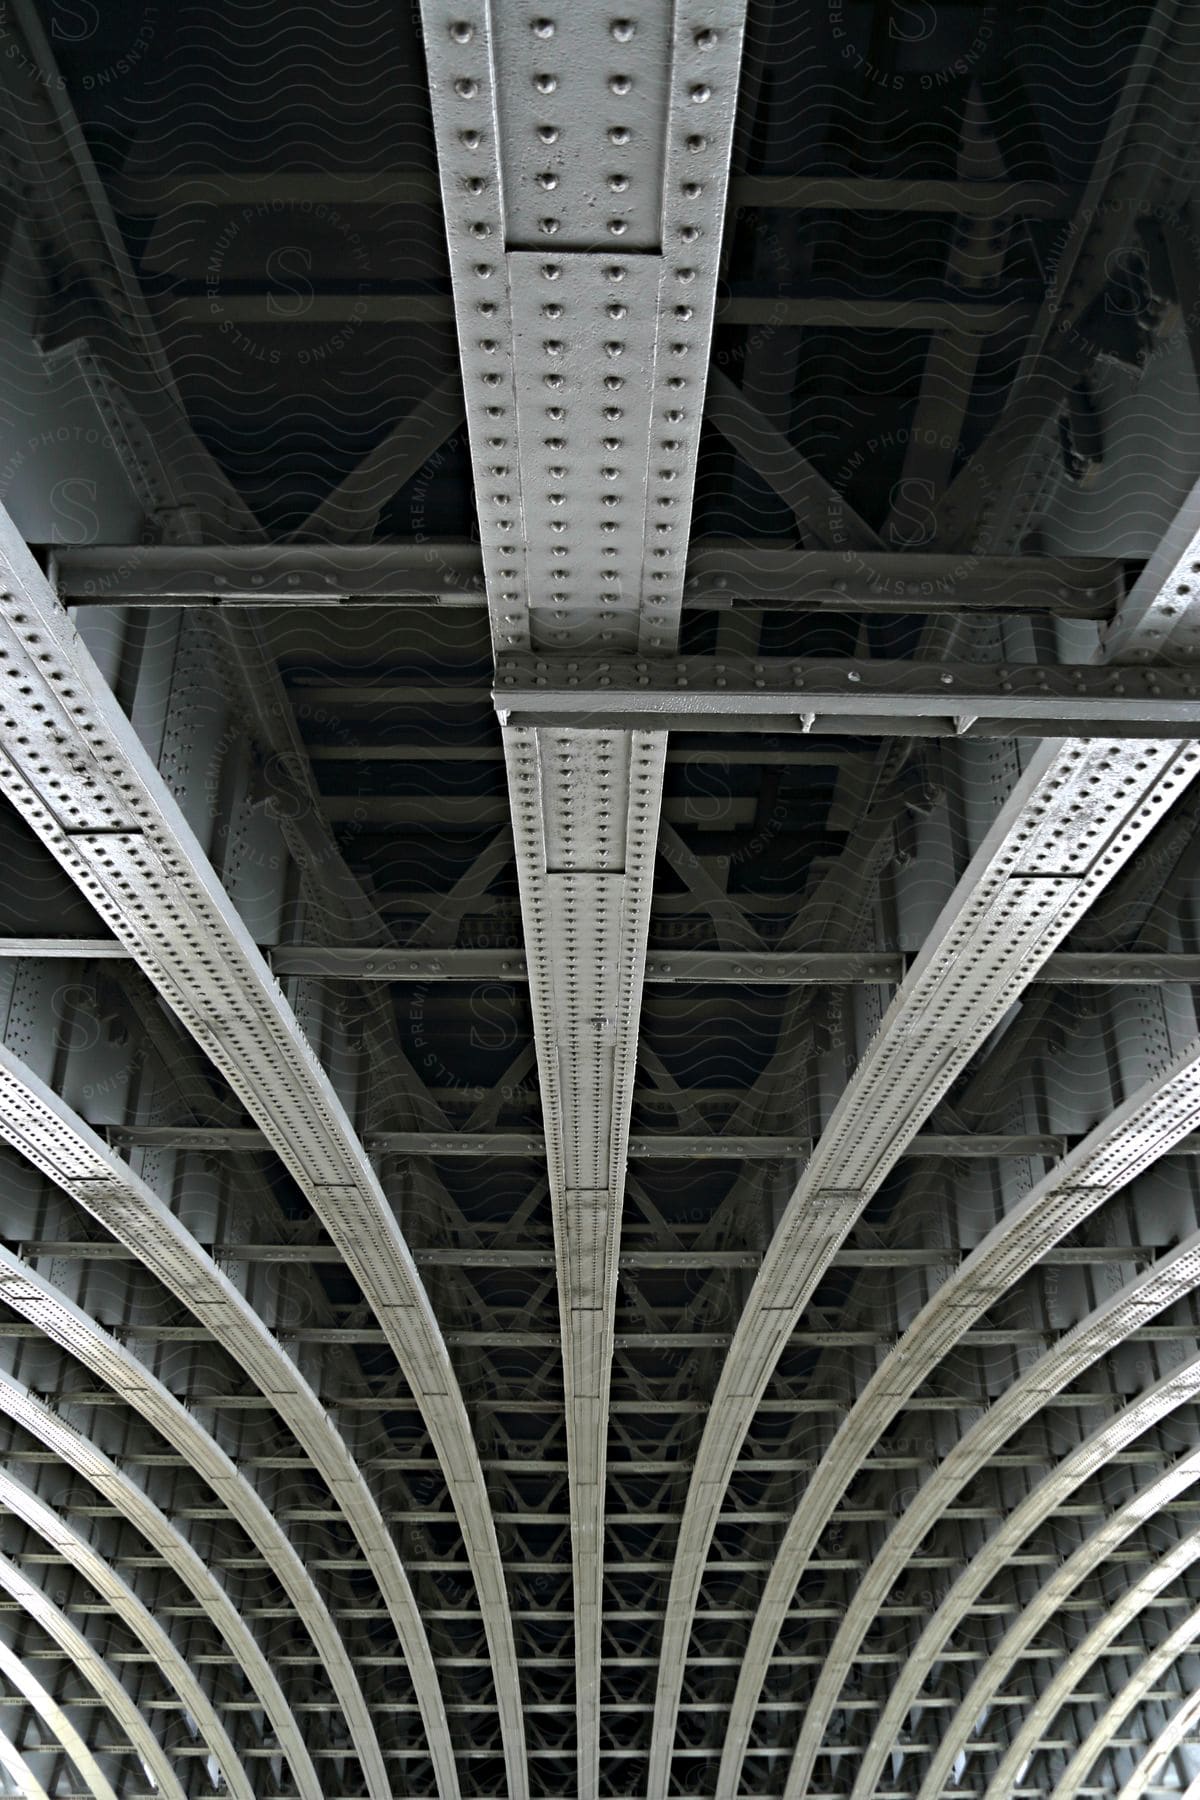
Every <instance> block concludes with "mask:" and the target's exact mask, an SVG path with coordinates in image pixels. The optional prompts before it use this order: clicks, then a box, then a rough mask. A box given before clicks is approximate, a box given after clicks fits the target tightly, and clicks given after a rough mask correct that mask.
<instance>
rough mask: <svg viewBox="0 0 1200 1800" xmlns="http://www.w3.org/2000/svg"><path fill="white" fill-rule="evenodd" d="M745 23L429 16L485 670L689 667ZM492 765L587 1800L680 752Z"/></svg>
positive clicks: (686, 16)
mask: <svg viewBox="0 0 1200 1800" xmlns="http://www.w3.org/2000/svg"><path fill="white" fill-rule="evenodd" d="M744 11H745V7H744V0H715V3H709V4H697V3H695V0H678V3H677V4H675V5H671V4H669V3H668V0H648V3H647V4H642V5H639V6H637V7H636V8H630V9H628V10H622V11H621V12H618V13H615V14H610V13H609V12H607V11H605V10H602V9H600V8H598V7H594V6H582V7H580V6H575V7H571V8H570V9H563V10H562V11H561V12H560V11H551V10H548V9H539V10H534V9H533V8H530V7H527V6H525V5H521V6H513V7H508V6H497V7H479V6H471V7H461V6H457V5H447V4H445V3H444V0H426V4H425V6H424V18H425V24H426V42H427V54H428V63H429V78H430V88H431V93H432V99H433V112H434V122H435V129H436V135H437V141H438V155H439V162H440V168H441V180H442V192H443V197H444V201H445V207H446V218H447V227H448V232H449V242H450V256H451V266H452V272H453V278H454V295H455V308H456V316H457V320H458V330H459V343H460V352H461V357H462V366H463V380H464V384H465V388H466V404H467V420H468V425H469V428H470V433H471V453H472V462H473V468H474V476H475V490H476V501H477V505H478V510H479V521H480V535H481V538H482V546H483V561H484V572H485V578H486V583H487V594H488V606H489V610H490V616H491V626H492V637H493V643H494V645H495V648H496V651H497V652H498V653H499V652H502V651H511V650H518V649H522V650H533V651H534V652H536V651H538V650H545V651H547V652H550V651H558V652H560V653H561V652H564V651H566V652H569V651H571V650H572V649H578V650H581V651H590V652H592V653H593V654H594V653H595V652H597V651H601V652H602V651H604V650H606V649H608V648H609V647H611V648H612V649H613V650H614V651H626V652H629V651H637V650H645V651H648V652H651V653H663V652H669V651H670V650H672V649H673V648H674V647H675V645H676V642H677V636H678V629H679V613H680V607H681V604H682V597H683V581H684V567H685V556H686V550H687V541H688V529H689V524H690V519H691V510H692V493H693V488H694V485H695V471H696V458H697V451H698V445H699V436H700V422H701V412H702V406H703V400H704V389H705V379H706V372H707V364H708V355H709V346H710V340H711V335H712V321H713V311H714V305H715V299H716V281H717V270H718V255H719V250H720V238H721V225H722V220H723V216H724V210H725V197H726V186H727V181H728V172H729V159H730V151H731V144H732V127H733V118H734V112H735V109H736V101H737V81H738V67H739V56H740V48H741V33H742V25H743V19H744ZM502 721H503V715H502ZM504 748H505V759H506V763H507V768H508V781H509V792H510V796H511V801H512V808H513V822H514V833H515V840H516V854H517V868H518V874H519V878H520V889H521V909H522V916H523V921H524V929H525V942H526V949H527V954H528V961H529V979H530V997H531V1002H532V1009H533V1018H534V1030H535V1038H536V1044H537V1054H538V1066H539V1080H540V1086H541V1094H542V1107H543V1114H544V1119H545V1137H546V1153H547V1161H548V1171H549V1180H550V1192H551V1201H552V1207H553V1215H554V1233H555V1245H556V1256H557V1263H558V1282H559V1309H560V1314H561V1319H562V1341H563V1383H564V1405H565V1411H566V1430H567V1455H568V1465H569V1476H570V1493H571V1539H572V1561H573V1574H574V1624H575V1664H576V1692H577V1724H578V1742H577V1762H578V1790H577V1791H578V1794H579V1796H580V1800H592V1797H593V1796H594V1795H595V1794H596V1792H597V1788H598V1779H599V1732H600V1711H599V1687H600V1622H601V1608H602V1599H603V1592H602V1590H603V1572H604V1496H605V1466H606V1453H607V1430H608V1396H609V1385H610V1371H611V1362H612V1352H613V1326H614V1318H615V1311H616V1291H617V1251H618V1248H619V1243H620V1229H621V1210H622V1203H623V1197H624V1186H625V1165H626V1157H627V1150H628V1136H629V1118H630V1109H631V1106H632V1097H633V1076H634V1065H635V1059H636V1051H637V1036H638V1022H639V1015H640V1011H641V997H642V981H643V976H644V972H645V958H646V938H647V932H648V927H649V914H650V899H651V891H652V886H653V875H654V857H655V851H656V846H657V837H658V822H659V811H660V806H661V800H662V788H663V773H664V766H665V750H666V734H665V732H630V731H621V730H616V729H614V730H612V731H603V730H581V729H575V728H563V729H538V728H534V727H512V728H506V729H505V731H504Z"/></svg>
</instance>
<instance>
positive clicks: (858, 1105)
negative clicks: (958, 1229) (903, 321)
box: [651, 743, 1196, 1791]
mask: <svg viewBox="0 0 1200 1800" xmlns="http://www.w3.org/2000/svg"><path fill="white" fill-rule="evenodd" d="M1195 773H1196V760H1195V753H1193V752H1192V751H1191V750H1189V749H1188V748H1186V747H1181V746H1179V745H1173V744H1155V745H1153V746H1152V747H1147V748H1146V750H1145V751H1143V752H1139V751H1138V750H1137V749H1136V748H1134V747H1132V746H1128V745H1122V744H1118V743H1109V744H1093V745H1091V746H1087V745H1082V744H1075V743H1068V744H1066V745H1064V746H1057V745H1049V746H1047V747H1046V748H1044V749H1043V750H1041V751H1039V753H1038V754H1037V756H1036V757H1035V758H1034V760H1033V761H1032V763H1031V764H1030V766H1029V768H1028V769H1027V770H1026V773H1025V775H1024V776H1023V777H1022V779H1021V781H1020V783H1019V784H1018V786H1017V788H1016V790H1015V791H1014V793H1013V794H1012V796H1011V797H1010V799H1009V801H1008V802H1007V804H1006V805H1005V807H1004V808H1003V810H1002V812H1001V813H1000V815H999V817H998V819H997V820H996V822H995V824H994V826H993V827H992V829H991V831H990V832H989V833H988V835H987V838H986V839H985V841H984V843H983V844H982V846H981V848H980V849H979V851H978V852H977V854H976V856H975V857H974V859H973V860H972V863H971V865H970V866H969V868H968V869H967V872H966V874H965V875H964V876H963V878H962V880H961V881H960V882H959V883H958V885H957V887H956V889H955V891H954V894H953V896H952V898H951V900H950V902H949V903H948V904H947V906H946V907H945V908H944V909H943V911H942V914H941V916H940V918H939V920H938V922H937V924H936V925H935V926H934V928H933V930H932V931H931V932H930V934H929V936H928V938H927V939H926V941H925V943H924V945H923V947H922V949H921V952H920V954H919V955H918V957H917V959H916V962H915V963H914V965H913V968H912V970H911V972H910V973H909V975H908V976H907V978H906V980H905V982H904V983H903V985H902V986H901V988H900V990H899V992H898V993H897V995H896V998H895V999H894V1000H893V1002H892V1004H891V1006H890V1007H889V1008H888V1011H887V1013H886V1014H885V1015H884V1018H883V1022H882V1024H881V1026H880V1029H879V1031H878V1033H877V1035H876V1037H875V1038H874V1040H873V1042H872V1043H871V1045H870V1048H869V1049H868V1051H867V1053H866V1055H865V1056H864V1058H863V1060H862V1062H861V1063H860V1064H859V1067H858V1069H857V1070H856V1071H855V1073H854V1075H853V1076H852V1078H851V1080H850V1082H849V1083H848V1085H847V1087H846V1089H845V1092H844V1093H843V1095H842V1098H841V1099H840V1101H839V1102H838V1104H837V1107H836V1108H835V1110H834V1113H833V1116H832V1118H831V1119H830V1122H829V1125H828V1126H827V1127H826V1130H825V1132H824V1134H823V1135H822V1137H821V1139H820V1141H819V1142H818V1144H817V1145H816V1148H815V1150H814V1153H813V1156H812V1158H811V1159H810V1161H809V1163H808V1165H807V1167H806V1168H805V1170H804V1174H803V1176H802V1177H801V1180H800V1183H799V1185H798V1186H797V1188H796V1189H795V1191H794V1193H793V1195H792V1197H791V1199H790V1201H789V1202H788V1205H787V1207H786V1209H785V1211H784V1214H783V1217H782V1219H781V1220H780V1222H779V1225H778V1226H777V1228H776V1232H775V1235H774V1237H773V1238H772V1240H771V1244H770V1245H769V1247H768V1250H767V1253H766V1256H765V1257H764V1260H763V1264H762V1268H761V1269H760V1271H759V1274H758V1276H757V1278H756V1280H755V1284H754V1287H753V1289H752V1291H751V1293H750V1296H749V1298H748V1299H747V1302H746V1305H745V1308H744V1310H743V1312H742V1315H741V1317H740V1319H739V1321H738V1325H737V1330H736V1332H735V1335H734V1341H733V1345H732V1347H731V1348H730V1351H729V1354H728V1357H727V1358H726V1361H725V1364H724V1367H723V1368H722V1371H721V1375H720V1379H719V1382H718V1385H717V1392H716V1395H715V1397H714V1400H713V1404H712V1407H711V1409H710V1412H709V1415H708V1418H707V1419H706V1421H705V1428H704V1436H703V1438H702V1440H701V1444H700V1448H699V1451H698V1453H697V1457H696V1463H695V1467H694V1468H693V1471H692V1476H691V1481H690V1484H689V1487H688V1493H687V1500H686V1503H685V1510H684V1521H683V1524H682V1526H681V1527H680V1533H679V1545H678V1550H677V1553H676V1567H675V1572H674V1574H673V1576H672V1582H671V1597H670V1600H669V1602H668V1617H667V1627H666V1633H665V1636H664V1645H663V1659H662V1667H661V1670H660V1676H659V1696H658V1714H657V1718H656V1729H655V1739H654V1744H653V1747H652V1753H651V1787H652V1791H665V1784H666V1781H667V1778H668V1770H669V1765H670V1746H671V1742H672V1740H673V1735H674V1724H673V1722H674V1717H675V1709H676V1707H677V1705H678V1702H679V1695H680V1688H681V1684H682V1677H683V1666H684V1662H685V1658H686V1654H687V1646H688V1641H689V1638H690V1636H691V1632H692V1627H693V1620H694V1616H695V1607H696V1600H697V1596H698V1593H699V1588H700V1582H701V1579H702V1577H703V1572H704V1566H705V1561H706V1558H707V1555H708V1548H709V1544H710V1543H711V1540H712V1534H713V1530H714V1528H715V1525H716V1520H717V1516H718V1513H719V1510H720V1506H721V1500H722V1496H723V1494H724V1492H725V1489H726V1486H727V1484H728V1480H729V1473H730V1470H731V1468H732V1465H733V1462H734V1460H735V1458H736V1456H737V1451H738V1447H739V1445H740V1443H741V1441H742V1438H743V1436H744V1434H745V1431H746V1428H747V1425H748V1422H749V1419H750V1417H751V1415H752V1413H753V1411H754V1408H755V1406H756V1405H757V1403H758V1401H759V1400H760V1399H761V1398H762V1395H763V1392H764V1390H765V1388H766V1385H767V1382H768V1381H769V1380H770V1377H771V1373H772V1371H773V1369H774V1367H775V1364H776V1362H777V1360H778V1357H779V1355H780V1353H781V1351H782V1349H783V1347H784V1345H785V1344H786V1343H787V1340H788V1338H789V1337H790V1335H791V1332H792V1331H793V1329H794V1328H795V1326H796V1324H797V1323H798V1321H799V1318H800V1316H801V1314H802V1312H803V1310H804V1308H805V1306H806V1305H807V1303H808V1300H809V1297H810V1296H811V1294H812V1292H813V1290H814V1288H815V1287H816V1285H817V1282H818V1281H819V1280H820V1277H821V1275H822V1274H823V1272H824V1270H825V1269H826V1268H827V1267H828V1265H829V1262H830V1259H831V1258H832V1256H833V1254H834V1252H835V1251H836V1249H837V1247H838V1246H839V1244H840V1243H841V1242H842V1240H843V1239H844V1238H845V1236H846V1234H847V1233H848V1232H849V1231H850V1229H851V1227H852V1226H853V1224H854V1222H855V1220H856V1219H857V1218H858V1217H859V1215H860V1213H861V1212H862V1210H863V1208H864V1207H865V1206H866V1204H867V1201H868V1200H869V1198H870V1196H871V1194H872V1193H873V1192H874V1191H875V1189H876V1188H877V1187H878V1185H879V1183H880V1182H881V1181H882V1180H883V1178H884V1176H885V1175H886V1174H887V1172H888V1170H889V1169H890V1168H891V1166H892V1164H893V1163H894V1162H895V1160H896V1158H897V1157H898V1155H899V1154H900V1152H901V1150H902V1148H903V1147H904V1146H905V1145H906V1144H907V1143H908V1142H909V1141H910V1140H911V1139H912V1138H913V1137H914V1136H915V1134H916V1132H917V1130H918V1129H919V1127H920V1125H921V1123H922V1121H923V1119H924V1118H925V1117H926V1116H927V1114H928V1112H929V1111H930V1110H931V1109H932V1107H933V1106H934V1105H935V1104H936V1102H937V1100H938V1099H939V1098H940V1096H941V1095H942V1094H944V1093H945V1092H946V1090H947V1089H948V1088H949V1086H950V1083H951V1082H952V1081H953V1079H954V1077H955V1075H956V1074H957V1073H958V1072H959V1071H960V1070H961V1069H962V1067H963V1066H964V1065H965V1063H966V1062H967V1060H968V1058H969V1057H970V1056H971V1054H972V1053H973V1051H974V1049H975V1048H976V1046H977V1045H978V1044H980V1043H981V1042H982V1041H983V1039H984V1038H985V1037H986V1035H987V1034H988V1032H989V1031H991V1030H992V1029H993V1028H994V1026H995V1025H996V1024H997V1023H998V1022H999V1020H1000V1019H1001V1017H1002V1016H1003V1014H1004V1013H1005V1012H1006V1011H1007V1009H1008V1007H1009V1006H1010V1005H1011V1004H1012V1002H1013V1000H1015V999H1016V998H1017V996H1018V995H1019V994H1020V992H1021V991H1022V989H1023V988H1024V986H1025V985H1026V983H1027V982H1028V980H1029V979H1030V977H1031V975H1032V972H1033V970H1034V969H1035V968H1036V967H1037V966H1038V965H1039V964H1040V962H1041V961H1042V960H1043V959H1044V958H1045V957H1046V956H1048V955H1049V954H1050V952H1051V950H1052V949H1053V948H1054V946H1055V944H1056V943H1058V942H1060V941H1061V940H1062V938H1063V937H1064V936H1065V935H1066V933H1067V931H1069V929H1070V927H1071V925H1072V924H1073V923H1074V922H1075V921H1076V920H1077V919H1078V918H1079V917H1080V916H1081V914H1082V913H1083V912H1084V911H1085V910H1086V909H1087V907H1088V906H1090V905H1091V903H1092V902H1093V901H1094V899H1095V898H1096V896H1097V894H1098V893H1100V892H1101V891H1102V890H1103V888H1104V886H1105V884H1106V883H1107V882H1108V881H1109V880H1111V879H1112V877H1113V876H1114V875H1115V874H1116V873H1117V872H1118V870H1119V869H1120V867H1121V866H1122V864H1123V863H1124V862H1125V861H1126V859H1127V858H1128V857H1129V856H1131V855H1132V854H1133V852H1134V851H1135V849H1136V847H1137V844H1138V843H1139V842H1140V841H1141V840H1142V839H1143V838H1144V837H1145V836H1146V834H1147V833H1148V832H1149V831H1150V830H1151V829H1152V828H1153V825H1154V824H1155V823H1156V822H1157V820H1158V819H1159V818H1160V817H1161V816H1162V810H1163V808H1164V807H1165V806H1167V805H1169V804H1170V803H1171V801H1172V800H1174V799H1176V798H1178V796H1179V795H1180V793H1182V792H1183V791H1185V790H1186V787H1187V785H1188V783H1189V781H1190V780H1191V779H1192V778H1193V777H1194V775H1195Z"/></svg>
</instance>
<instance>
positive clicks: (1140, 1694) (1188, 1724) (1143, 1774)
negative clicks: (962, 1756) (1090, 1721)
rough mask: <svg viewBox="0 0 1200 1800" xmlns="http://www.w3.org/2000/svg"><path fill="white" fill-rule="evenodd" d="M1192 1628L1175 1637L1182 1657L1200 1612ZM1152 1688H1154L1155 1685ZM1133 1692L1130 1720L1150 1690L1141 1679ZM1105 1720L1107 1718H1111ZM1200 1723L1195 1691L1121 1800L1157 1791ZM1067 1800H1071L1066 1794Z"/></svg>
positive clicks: (1198, 1626)
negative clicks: (1161, 1777) (1166, 1770)
mask: <svg viewBox="0 0 1200 1800" xmlns="http://www.w3.org/2000/svg"><path fill="white" fill-rule="evenodd" d="M1190 1624H1191V1626H1192V1627H1193V1629H1192V1631H1190V1632H1189V1630H1188V1629H1187V1627H1186V1626H1185V1625H1180V1626H1179V1627H1178V1628H1177V1630H1176V1632H1175V1633H1173V1634H1172V1635H1173V1636H1174V1637H1175V1640H1176V1645H1177V1647H1178V1651H1179V1652H1180V1653H1181V1654H1182V1653H1184V1652H1186V1651H1188V1650H1190V1649H1191V1647H1192V1645H1193V1644H1194V1643H1195V1641H1196V1638H1197V1637H1200V1612H1198V1613H1195V1614H1193V1616H1192V1619H1191V1620H1190ZM1150 1685H1151V1687H1152V1685H1153V1684H1152V1683H1151V1684H1150ZM1130 1689H1131V1690H1132V1691H1130V1692H1128V1693H1126V1695H1125V1696H1124V1697H1123V1699H1122V1701H1121V1704H1122V1705H1124V1703H1125V1700H1128V1703H1129V1704H1128V1708H1127V1712H1126V1716H1128V1712H1131V1711H1132V1710H1133V1708H1134V1707H1135V1706H1137V1705H1138V1704H1139V1703H1140V1702H1141V1701H1143V1700H1145V1698H1146V1696H1147V1692H1148V1690H1147V1688H1146V1687H1144V1686H1143V1685H1142V1682H1141V1680H1140V1678H1139V1679H1138V1680H1137V1681H1136V1683H1133V1682H1131V1683H1130ZM1105 1716H1106V1717H1107V1714H1106V1715H1105ZM1198 1720H1200V1689H1196V1690H1193V1691H1192V1693H1190V1694H1189V1695H1188V1696H1187V1698H1186V1700H1185V1701H1184V1702H1183V1705H1182V1706H1181V1707H1180V1708H1179V1709H1178V1711H1177V1712H1176V1713H1175V1714H1174V1715H1173V1716H1172V1717H1171V1718H1170V1719H1168V1720H1167V1723H1166V1724H1165V1725H1164V1726H1163V1728H1162V1730H1161V1731H1160V1732H1159V1734H1158V1736H1157V1737H1156V1738H1155V1740H1154V1742H1153V1743H1152V1744H1150V1745H1148V1747H1147V1749H1146V1751H1145V1753H1144V1755H1143V1756H1142V1758H1141V1760H1140V1761H1139V1763H1138V1765H1137V1767H1136V1768H1135V1769H1134V1771H1133V1773H1132V1774H1131V1775H1130V1777H1129V1780H1128V1781H1127V1782H1126V1783H1125V1785H1124V1787H1123V1788H1122V1789H1121V1792H1120V1795H1119V1796H1118V1800H1142V1795H1143V1794H1145V1793H1147V1792H1149V1791H1150V1790H1151V1789H1152V1788H1153V1785H1154V1777H1155V1775H1156V1773H1158V1772H1160V1771H1161V1770H1162V1767H1163V1764H1164V1763H1166V1762H1167V1761H1169V1759H1170V1758H1171V1757H1172V1756H1173V1755H1174V1754H1175V1752H1176V1750H1178V1749H1179V1747H1180V1745H1181V1744H1184V1743H1187V1742H1191V1743H1195V1741H1196V1739H1195V1731H1196V1725H1197V1721H1198ZM1098 1722H1099V1721H1097V1723H1098ZM1198 1784H1200V1776H1196V1777H1194V1778H1193V1780H1192V1781H1191V1782H1190V1783H1189V1784H1188V1789H1187V1795H1185V1796H1184V1800H1187V1796H1188V1795H1192V1794H1194V1793H1195V1791H1196V1788H1197V1785H1198ZM1175 1791H1178V1790H1175ZM1081 1792H1082V1787H1081V1786H1080V1787H1077V1788H1076V1790H1075V1793H1076V1794H1079V1793H1081ZM987 1800H995V1797H994V1795H989V1796H988V1797H987ZM1064 1800H1067V1796H1066V1794H1065V1793H1064Z"/></svg>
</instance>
